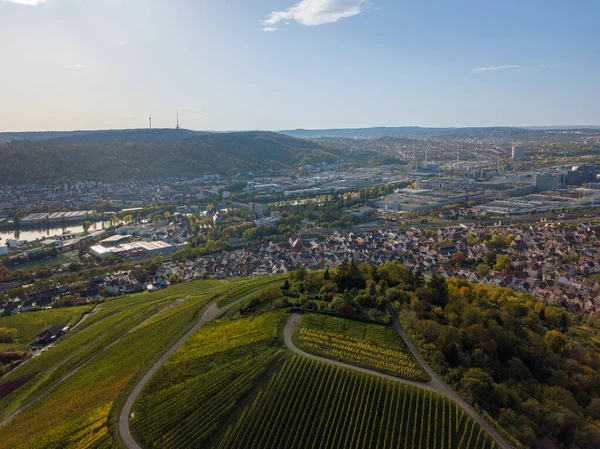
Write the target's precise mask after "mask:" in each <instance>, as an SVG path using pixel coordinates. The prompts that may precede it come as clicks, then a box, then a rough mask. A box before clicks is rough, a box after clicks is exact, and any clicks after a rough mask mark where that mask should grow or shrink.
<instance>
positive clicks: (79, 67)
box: [69, 64, 83, 69]
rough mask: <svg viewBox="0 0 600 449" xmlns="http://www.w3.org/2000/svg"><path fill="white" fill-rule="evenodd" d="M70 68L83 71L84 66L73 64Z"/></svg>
mask: <svg viewBox="0 0 600 449" xmlns="http://www.w3.org/2000/svg"><path fill="white" fill-rule="evenodd" d="M69 67H70V68H72V69H82V68H83V66H82V65H81V64H71V65H70V66H69Z"/></svg>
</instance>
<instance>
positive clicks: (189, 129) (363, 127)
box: [0, 125, 600, 134]
mask: <svg viewBox="0 0 600 449" xmlns="http://www.w3.org/2000/svg"><path fill="white" fill-rule="evenodd" d="M382 128H390V129H394V128H419V129H487V128H507V129H510V128H512V129H529V130H535V129H547V130H552V129H562V130H569V129H596V128H600V125H525V126H524V125H489V126H423V125H375V126H348V127H337V126H336V127H323V128H304V127H295V128H286V129H267V128H256V129H194V128H186V127H180V128H179V129H177V128H176V127H175V126H173V127H152V128H151V129H150V128H149V127H137V128H96V129H93V128H82V129H37V130H35V129H34V130H32V129H28V130H18V131H13V130H10V131H8V130H0V134H19V133H74V132H101V131H144V130H145V131H165V130H173V131H178V130H179V131H192V132H206V133H236V132H274V133H278V132H283V131H330V130H360V129H365V130H366V129H382Z"/></svg>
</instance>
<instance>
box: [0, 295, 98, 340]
mask: <svg viewBox="0 0 600 449" xmlns="http://www.w3.org/2000/svg"><path fill="white" fill-rule="evenodd" d="M92 308H93V306H80V307H66V308H64V309H50V310H39V311H36V312H25V313H19V314H17V315H12V316H5V317H2V318H0V327H6V328H8V329H17V336H16V338H15V340H14V341H13V342H12V343H1V344H0V351H9V350H12V349H28V347H29V344H30V343H31V342H32V341H33V340H35V337H36V335H37V334H39V333H40V332H41V331H42V330H43V329H44V328H45V327H47V326H51V325H52V326H54V325H56V326H66V325H67V324H75V323H76V322H77V320H79V318H80V317H81V315H82V314H83V313H84V312H86V311H88V310H91V309H92Z"/></svg>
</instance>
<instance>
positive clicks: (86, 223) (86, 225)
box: [83, 220, 92, 234]
mask: <svg viewBox="0 0 600 449" xmlns="http://www.w3.org/2000/svg"><path fill="white" fill-rule="evenodd" d="M91 227H92V222H91V221H88V220H86V221H84V222H83V232H84V233H85V234H87V233H88V231H89V230H90V228H91Z"/></svg>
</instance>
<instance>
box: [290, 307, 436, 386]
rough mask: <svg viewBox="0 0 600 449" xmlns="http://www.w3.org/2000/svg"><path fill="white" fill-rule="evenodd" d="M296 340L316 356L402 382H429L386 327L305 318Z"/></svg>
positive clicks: (334, 318)
mask: <svg viewBox="0 0 600 449" xmlns="http://www.w3.org/2000/svg"><path fill="white" fill-rule="evenodd" d="M295 340H296V341H297V345H298V347H300V348H302V349H304V350H306V351H307V352H310V353H313V354H316V355H321V356H323V357H327V358H331V359H335V360H339V361H341V362H346V363H350V364H352V365H357V366H361V367H363V368H368V369H372V370H375V371H379V372H382V373H386V374H391V375H392V376H397V377H402V378H405V379H410V380H417V381H427V380H429V379H428V376H427V374H426V373H425V372H424V371H423V369H422V368H421V367H420V366H419V365H418V364H417V362H416V361H415V360H414V358H413V357H412V354H411V353H410V351H409V350H408V348H406V345H405V344H404V342H403V341H402V339H401V338H400V336H399V335H398V334H397V332H396V331H395V330H394V329H392V328H391V327H388V326H382V325H378V324H370V323H363V322H357V321H352V320H347V319H343V318H336V317H331V316H326V315H319V314H308V315H304V316H303V317H302V319H301V320H300V325H299V327H298V331H297V334H296V335H295Z"/></svg>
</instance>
